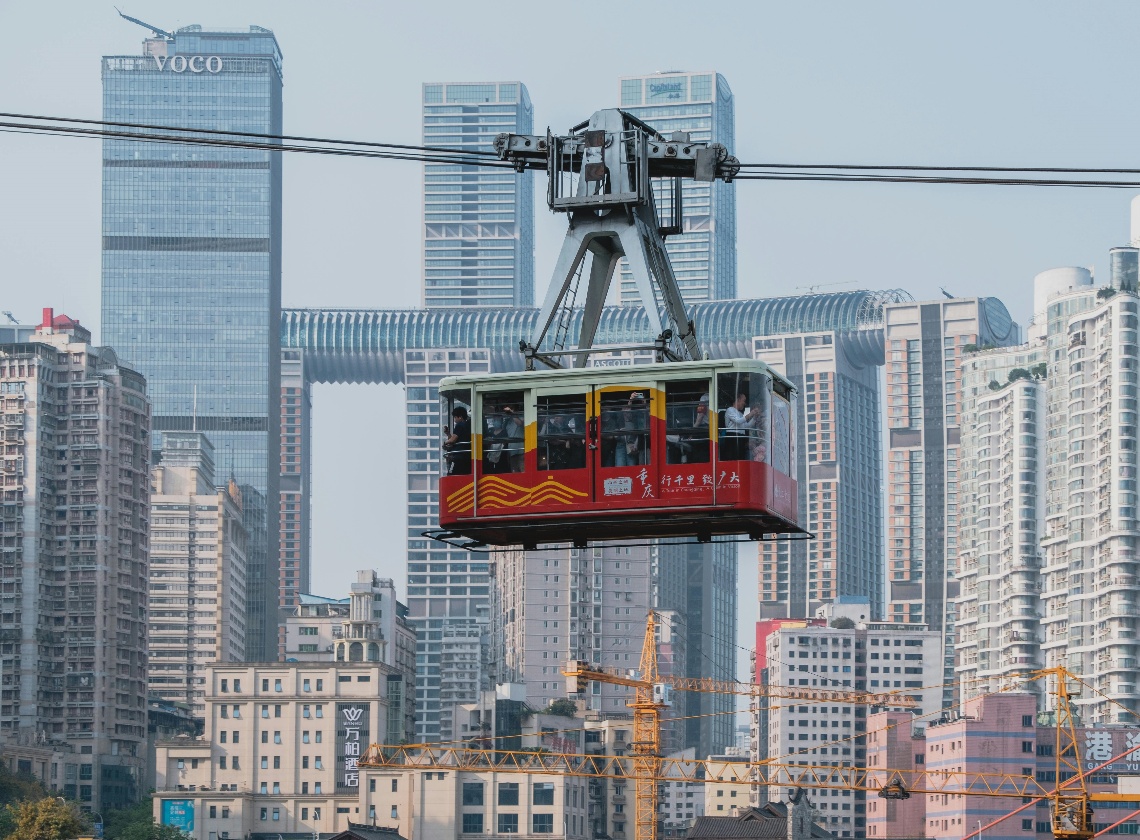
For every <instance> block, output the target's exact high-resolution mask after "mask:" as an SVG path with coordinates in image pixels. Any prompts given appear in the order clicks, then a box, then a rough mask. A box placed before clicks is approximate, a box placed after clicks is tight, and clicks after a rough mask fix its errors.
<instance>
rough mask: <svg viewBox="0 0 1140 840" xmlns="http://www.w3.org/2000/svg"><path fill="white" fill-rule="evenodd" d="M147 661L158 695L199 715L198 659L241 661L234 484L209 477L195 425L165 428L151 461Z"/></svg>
mask: <svg viewBox="0 0 1140 840" xmlns="http://www.w3.org/2000/svg"><path fill="white" fill-rule="evenodd" d="M150 521H151V552H150V573H149V587H148V588H149V599H148V604H149V606H150V638H149V647H150V657H151V661H150V668H149V670H148V672H147V686H148V689H149V691H150V693H151V694H152V695H154V696H156V697H161V698H162V699H163V700H168V701H171V702H178V703H186V704H187V705H189V706H190V708H191V711H192V713H193V715H194V717H196V718H198V719H199V720H201V719H204V718H205V715H206V666H207V665H209V664H211V663H214V662H244V661H245V658H246V655H245V637H246V615H245V613H246V571H245V565H246V563H245V549H246V533H245V526H244V525H243V524H242V498H241V491H239V490H238V488H237V485H236V484H234V483H233V482H232V481H231V482H230V483H229V485H228V486H226V487H221V488H219V487H216V486H215V485H214V447H213V446H212V445H211V444H210V441H209V439H208V438H207V437H206V436H205V435H204V434H202V433H201V432H167V433H166V434H165V435H164V436H163V447H162V456H161V460H160V461H159V463H157V464H156V465H155V466H154V467H153V468H152V469H151V497H150Z"/></svg>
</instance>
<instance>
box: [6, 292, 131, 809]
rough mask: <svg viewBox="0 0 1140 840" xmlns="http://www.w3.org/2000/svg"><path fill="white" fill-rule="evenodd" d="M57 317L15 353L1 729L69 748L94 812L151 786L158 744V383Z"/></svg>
mask: <svg viewBox="0 0 1140 840" xmlns="http://www.w3.org/2000/svg"><path fill="white" fill-rule="evenodd" d="M90 342H91V334H90V333H89V332H88V331H87V330H85V329H84V328H83V327H81V326H80V325H79V323H78V322H77V321H73V320H71V319H70V318H67V317H66V316H62V315H61V316H58V317H56V316H54V315H53V313H52V311H51V310H50V309H47V310H45V311H44V319H43V323H42V324H41V325H40V327H39V329H38V330H37V331H36V333H35V334H34V335H33V336H31V337H30V338H29V339H28V340H27V341H26V342H25V343H19V344H4V345H0V437H2V438H3V440H4V452H3V454H2V455H0V476H2V477H0V673H3V686H4V688H3V694H2V697H0V734H3V735H4V736H8V737H12V738H15V739H19V740H20V741H22V742H23V743H25V744H28V743H33V742H34V743H40V744H43V745H44V746H45V747H48V748H51V749H53V750H57V751H59V752H63V753H65V754H66V756H65V759H64V762H63V763H64V764H65V765H67V766H66V767H65V768H64V770H65V772H64V773H62V774H61V778H60V779H59V780H56V779H55V778H52V779H51V785H52V787H58V788H59V789H60V790H61V792H62V793H63V795H65V796H66V797H67V798H68V799H72V800H75V801H78V802H79V804H80V806H81V807H82V808H84V809H85V810H91V811H100V810H102V809H106V808H122V807H125V806H127V805H129V804H131V803H132V802H134V801H135V800H136V799H137V797H138V795H139V793H140V792H141V783H142V781H143V776H144V771H145V765H146V742H147V692H146V679H147V630H146V619H147V535H148V527H147V519H148V510H147V502H146V499H147V456H148V454H149V447H148V438H149V436H150V405H149V402H148V400H147V395H146V382H145V380H144V379H143V377H141V376H140V375H139V374H138V373H136V372H135V371H133V370H130V369H128V368H126V367H123V366H120V365H119V363H118V360H117V359H116V357H115V354H114V352H113V351H112V350H111V349H110V348H106V347H93V346H91V343H90Z"/></svg>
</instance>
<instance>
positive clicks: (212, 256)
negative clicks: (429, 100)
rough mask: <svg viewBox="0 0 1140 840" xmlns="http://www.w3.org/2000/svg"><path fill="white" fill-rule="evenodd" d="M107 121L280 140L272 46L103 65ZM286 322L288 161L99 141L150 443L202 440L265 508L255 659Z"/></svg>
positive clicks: (270, 540)
mask: <svg viewBox="0 0 1140 840" xmlns="http://www.w3.org/2000/svg"><path fill="white" fill-rule="evenodd" d="M103 119H105V120H110V121H114V122H124V123H141V124H149V125H156V126H176V127H178V128H185V129H211V130H223V131H229V130H232V131H242V132H257V133H263V134H274V135H279V134H281V131H282V122H281V50H280V48H279V47H278V45H277V40H276V38H275V37H274V36H273V33H272V32H271V31H269V30H268V29H263V28H261V27H259V26H251V27H249V29H248V30H247V31H241V32H225V31H217V30H205V29H203V28H202V27H201V26H186V27H183V28H181V29H179V30H177V31H176V32H174V33H173V34H172V35H171V36H169V37H163V36H155V37H150V38H147V39H146V40H145V41H144V42H143V54H142V55H141V56H106V57H104V58H103ZM151 130H152V131H153V129H151ZM164 133H167V134H170V135H171V136H179V134H178V132H164ZM280 318H281V160H280V155H279V154H278V153H275V152H267V151H264V150H257V149H237V148H218V147H207V146H200V145H189V144H178V143H171V142H162V141H154V142H140V141H134V140H117V139H107V140H105V141H104V142H103V332H104V338H105V339H106V341H107V343H108V344H110V345H111V346H113V347H114V348H115V350H116V352H117V353H118V354H119V355H120V356H121V357H122V358H123V360H124V361H126V362H127V363H129V364H131V365H132V366H133V367H135V368H136V369H138V370H139V371H141V372H142V373H143V374H144V375H145V376H146V377H147V380H148V382H149V383H150V389H151V398H152V401H153V406H154V429H155V431H156V432H158V433H162V432H168V431H191V430H196V431H200V432H205V433H206V434H207V435H209V437H210V440H211V441H212V442H213V444H214V446H215V448H216V451H217V459H218V466H219V469H221V470H222V471H223V472H225V473H226V474H232V475H233V476H234V477H235V479H236V480H237V483H238V484H239V485H250V486H252V487H254V488H256V491H257V494H258V495H259V496H260V497H262V499H263V500H264V502H263V505H264V507H265V516H264V519H263V523H262V525H261V528H262V531H260V532H259V531H257V530H256V529H255V527H254V526H253V525H252V524H251V522H250V520H249V518H248V517H247V523H246V524H247V527H248V528H249V529H250V540H249V546H248V560H249V570H248V571H249V580H248V587H249V596H250V597H249V616H248V618H249V628H248V629H249V636H248V639H247V646H248V650H247V654H248V655H249V656H250V657H251V658H254V659H266V658H276V655H277V647H278V635H277V609H278V602H279V598H280V595H279V592H278V584H277V580H278V574H277V558H278V542H279V538H278V534H277V531H276V529H275V528H274V529H273V530H269V531H267V530H265V528H266V526H267V524H268V523H273V524H274V525H276V523H277V521H278V483H279V477H280V467H279V459H280V452H279V447H280V438H281V429H280V404H281V392H280V388H281V378H280V361H281V345H280V335H279V328H280ZM159 442H160V435H156V438H155V443H156V444H158V443H159ZM249 501H252V500H251V499H247V502H249ZM302 588H306V587H302Z"/></svg>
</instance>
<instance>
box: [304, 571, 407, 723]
mask: <svg viewBox="0 0 1140 840" xmlns="http://www.w3.org/2000/svg"><path fill="white" fill-rule="evenodd" d="M298 598H299V601H300V603H299V604H298V605H297V606H296V607H295V608H294V610H293V613H292V614H291V615H289V616H288V617H286V618H285V620H284V622H283V625H282V626H283V628H284V636H285V661H287V662H334V661H335V662H380V663H383V664H384V665H386V666H388V668H389V671H388V673H387V676H386V677H385V685H384V686H383V687H382V688H381V689H380V691H381V693H383V695H384V697H385V698H386V699H387V701H388V717H387V721H386V724H387V732H386V733H385V734H383V735H382V736H381V735H378V736H377V737H378V738H380V739H381V742H382V743H385V744H399V743H405V742H410V741H411V740H412V739H413V738H414V737H415V699H414V698H415V683H416V631H415V630H414V629H413V628H412V626H411V625H410V624H409V623H408V608H407V607H406V606H405V605H404V604H401V603H400V602H399V601H397V600H396V585H395V583H393V581H392V579H391V578H382V577H380V576H379V575H378V574H376V572H374V571H372V570H370V569H364V570H362V571H358V572H357V573H356V581H355V582H354V583H353V584H352V585H351V588H350V594H349V596H348V597H347V598H341V599H334V598H325V597H322V596H320V595H310V594H307V593H302V594H301V595H300V596H298Z"/></svg>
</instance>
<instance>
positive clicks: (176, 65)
mask: <svg viewBox="0 0 1140 840" xmlns="http://www.w3.org/2000/svg"><path fill="white" fill-rule="evenodd" d="M151 58H153V59H154V63H155V64H156V65H158V70H159V72H162V71H163V70H165V69H166V68H167V67H169V68H170V69H171V71H172V72H174V73H185V72H186V71H187V70H189V71H190V72H191V73H221V72H222V57H221V56H220V55H212V56H210V57H209V58H207V57H205V56H201V55H192V56H189V57H187V56H184V55H175V56H170V57H167V56H165V55H152V56H151Z"/></svg>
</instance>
